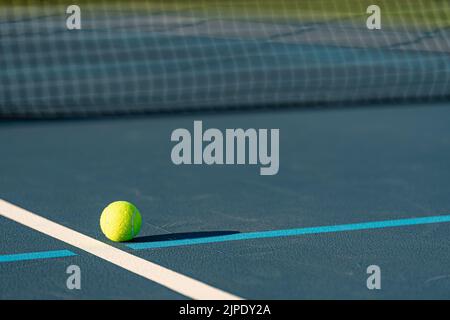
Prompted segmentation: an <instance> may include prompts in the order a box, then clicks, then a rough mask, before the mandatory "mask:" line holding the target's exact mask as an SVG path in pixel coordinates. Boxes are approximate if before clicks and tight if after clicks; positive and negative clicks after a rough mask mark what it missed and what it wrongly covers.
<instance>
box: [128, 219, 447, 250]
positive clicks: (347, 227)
mask: <svg viewBox="0 0 450 320" xmlns="http://www.w3.org/2000/svg"><path fill="white" fill-rule="evenodd" d="M442 222H450V215H444V216H432V217H422V218H408V219H398V220H384V221H375V222H365V223H354V224H341V225H334V226H322V227H311V228H297V229H285V230H273V231H262V232H249V233H236V234H231V235H225V236H217V237H206V238H195V239H182V240H168V241H155V242H141V243H129V244H127V246H128V247H129V248H132V249H135V250H141V249H157V248H167V247H177V246H188V245H195V244H205V243H215V242H226V241H237V240H251V239H264V238H279V237H292V236H300V235H306V234H319V233H331V232H343V231H357V230H369V229H381V228H393V227H403V226H413V225H422V224H430V223H442Z"/></svg>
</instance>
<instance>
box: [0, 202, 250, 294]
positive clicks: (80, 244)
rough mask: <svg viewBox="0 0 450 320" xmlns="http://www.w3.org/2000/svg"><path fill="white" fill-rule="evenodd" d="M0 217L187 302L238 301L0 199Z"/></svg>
mask: <svg viewBox="0 0 450 320" xmlns="http://www.w3.org/2000/svg"><path fill="white" fill-rule="evenodd" d="M0 216H4V217H5V218H8V219H10V220H13V221H15V222H17V223H20V224H22V225H24V226H27V227H29V228H31V229H34V230H36V231H39V232H41V233H43V234H46V235H48V236H50V237H53V238H55V239H58V240H60V241H63V242H65V243H67V244H70V245H72V246H74V247H76V248H78V249H81V250H84V251H86V252H89V253H90V254H93V255H95V256H96V257H98V258H100V259H103V260H106V261H108V262H110V263H112V264H115V265H117V266H119V267H121V268H123V269H125V270H128V271H130V272H133V273H135V274H137V275H140V276H142V277H144V278H146V279H148V280H151V281H153V282H156V283H159V284H160V285H162V286H165V287H166V288H169V289H171V290H172V291H174V292H177V293H179V294H182V295H184V296H186V297H188V298H192V299H198V300H205V299H208V300H240V299H242V298H240V297H238V296H235V295H232V294H230V293H228V292H225V291H223V290H220V289H218V288H215V287H212V286H210V285H208V284H206V283H203V282H201V281H199V280H196V279H193V278H191V277H188V276H185V275H183V274H181V273H178V272H175V271H173V270H170V269H168V268H165V267H163V266H160V265H158V264H156V263H153V262H150V261H147V260H145V259H142V258H140V257H137V256H134V255H132V254H130V253H128V252H125V251H122V250H120V249H118V248H116V247H113V246H110V245H108V244H106V243H104V242H101V241H99V240H96V239H94V238H91V237H88V236H86V235H84V234H82V233H79V232H77V231H75V230H72V229H69V228H67V227H65V226H63V225H60V224H58V223H56V222H53V221H51V220H48V219H46V218H44V217H41V216H39V215H37V214H35V213H33V212H30V211H28V210H25V209H23V208H20V207H18V206H16V205H13V204H12V203H9V202H7V201H5V200H2V199H0Z"/></svg>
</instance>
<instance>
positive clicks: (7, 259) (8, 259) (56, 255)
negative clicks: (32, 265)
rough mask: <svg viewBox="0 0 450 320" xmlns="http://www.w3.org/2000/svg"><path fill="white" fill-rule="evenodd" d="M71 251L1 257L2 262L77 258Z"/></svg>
mask: <svg viewBox="0 0 450 320" xmlns="http://www.w3.org/2000/svg"><path fill="white" fill-rule="evenodd" d="M76 255H77V254H76V253H73V252H72V251H69V250H53V251H41V252H28V253H18V254H5V255H0V262H14V261H24V260H38V259H51V258H65V257H72V256H76Z"/></svg>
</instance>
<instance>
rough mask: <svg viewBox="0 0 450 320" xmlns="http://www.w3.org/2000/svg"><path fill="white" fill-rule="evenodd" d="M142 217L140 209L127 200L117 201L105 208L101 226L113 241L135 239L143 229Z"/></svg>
mask: <svg viewBox="0 0 450 320" xmlns="http://www.w3.org/2000/svg"><path fill="white" fill-rule="evenodd" d="M141 224H142V217H141V214H140V212H139V210H138V209H137V208H136V207H135V206H134V205H133V204H131V203H129V202H127V201H116V202H113V203H111V204H109V205H108V206H107V207H106V208H105V209H103V212H102V215H101V217H100V228H101V229H102V232H103V233H104V234H105V236H106V237H107V238H108V239H109V240H112V241H116V242H121V241H129V240H131V239H133V238H134V237H135V236H136V235H137V234H138V233H139V231H140V230H141Z"/></svg>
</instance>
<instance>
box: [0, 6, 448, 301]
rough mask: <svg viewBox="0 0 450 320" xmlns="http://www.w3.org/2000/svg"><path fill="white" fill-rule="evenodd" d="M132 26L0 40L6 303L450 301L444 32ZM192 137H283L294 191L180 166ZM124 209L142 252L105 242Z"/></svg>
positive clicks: (44, 31) (231, 170)
mask: <svg viewBox="0 0 450 320" xmlns="http://www.w3.org/2000/svg"><path fill="white" fill-rule="evenodd" d="M121 18H122V19H111V18H108V17H97V16H95V15H92V14H91V15H89V14H88V15H86V20H84V23H85V24H84V26H85V29H84V30H83V31H80V32H75V33H70V34H68V33H65V32H62V31H61V30H60V24H59V22H60V15H54V14H49V15H48V16H39V17H37V18H33V19H22V20H21V19H18V20H14V19H13V20H7V19H6V20H5V21H3V20H2V23H1V24H0V26H1V31H0V32H1V33H0V36H1V44H2V46H1V47H0V48H1V49H2V50H4V52H5V53H7V54H6V55H5V56H4V59H1V58H0V67H1V68H0V69H1V71H0V82H1V84H2V85H1V86H0V117H2V118H3V119H1V120H0V148H1V149H0V298H1V299H13V298H19V299H98V298H100V299H103V298H104V299H118V298H124V299H185V298H198V297H204V295H202V294H201V293H199V292H200V291H201V290H200V289H205V288H206V290H207V291H206V292H211V293H212V295H211V298H217V297H223V296H221V294H222V293H223V294H225V295H228V296H227V297H237V298H244V299H399V298H402V299H414V298H416V299H417V298H418V299H429V298H435V299H441V298H442V299H449V298H450V267H449V266H450V170H449V164H450V126H449V119H450V108H449V96H450V91H449V87H450V55H449V52H450V46H449V44H450V42H449V32H448V30H449V29H448V28H445V27H442V26H441V28H437V27H436V29H433V30H434V31H433V32H430V30H427V31H424V30H423V29H421V28H420V27H417V28H415V29H411V30H401V28H400V29H392V28H391V29H389V28H387V29H386V30H384V31H383V32H382V33H371V34H370V36H369V35H368V34H367V32H366V30H365V29H364V30H363V29H361V28H360V27H355V24H353V23H350V22H349V21H346V20H345V19H344V21H327V22H326V23H324V22H320V23H312V22H305V21H300V22H299V21H297V22H295V23H291V22H289V23H286V22H284V23H276V24H274V23H273V21H272V22H271V23H270V24H268V23H266V22H261V21H254V20H252V19H247V20H245V21H241V20H239V21H238V20H235V21H230V19H228V18H226V17H219V18H217V17H215V18H214V19H205V18H204V17H202V18H198V17H197V16H195V15H185V14H182V15H175V17H174V15H173V13H166V12H160V13H156V14H154V15H152V17H151V18H152V19H150V20H149V19H148V15H145V14H141V13H140V12H139V13H136V12H134V14H132V15H130V16H127V15H125V14H123V15H121ZM289 21H290V20H289ZM110 27H116V28H117V29H115V30H116V31H117V32H116V33H115V32H111V31H110V29H109V28H110ZM433 27H435V26H433ZM71 46H73V47H71ZM47 48H50V49H47ZM68 48H70V50H69V49H68ZM72 49H73V50H72ZM47 50H49V51H47ZM16 53H17V54H16ZM19 53H20V54H19ZM62 75H64V76H62ZM149 88H151V90H150V89H149ZM408 101H409V102H408ZM421 101H422V102H421ZM333 102H336V103H335V104H334V103H333ZM317 106H321V108H317ZM206 110H207V111H206ZM102 115H106V117H101V116H102ZM80 116H81V117H80ZM91 116H92V117H91ZM18 118H21V120H20V119H18ZM28 118H38V120H36V119H34V120H30V119H28ZM50 118H56V119H53V120H50ZM195 120H202V121H203V127H204V129H207V128H218V129H221V130H225V129H228V128H243V129H247V128H257V129H259V128H266V129H272V128H278V129H279V130H280V170H279V173H278V174H277V175H274V176H260V175H259V166H255V165H253V166H251V165H247V166H230V165H224V166H206V165H203V166H195V165H191V166H188V165H184V166H176V165H174V164H173V163H172V161H171V158H170V154H171V150H172V147H173V145H174V143H172V142H171V141H170V136H171V133H172V131H173V130H175V129H177V128H187V129H189V130H190V131H191V132H192V130H193V129H192V128H193V122H194V121H195ZM115 200H128V201H130V202H132V203H134V204H135V205H136V206H137V207H138V208H139V209H140V211H141V213H142V216H143V225H142V229H141V233H140V235H139V237H137V238H136V239H135V240H133V241H132V242H129V243H112V242H110V241H108V240H107V239H106V238H105V237H104V236H103V235H102V233H101V231H100V227H99V218H100V213H101V211H102V209H103V208H104V207H105V206H106V205H107V204H108V203H110V202H112V201H115ZM10 204H14V205H15V206H18V207H20V208H22V209H25V210H26V211H22V210H20V209H17V210H16V209H13V208H15V207H12V206H10ZM30 213H34V214H37V215H39V216H40V217H43V218H46V219H47V220H42V219H40V218H39V219H38V220H36V219H35V216H33V215H31V214H30ZM29 214H30V215H29ZM28 215H29V217H30V219H23V217H24V216H25V217H28ZM6 217H9V218H6ZM21 217H22V218H21ZM21 219H22V220H21ZM12 220H21V221H22V222H21V223H18V222H15V221H12ZM54 223H57V224H58V226H57V225H55V224H54ZM27 225H29V226H27ZM30 226H31V227H30ZM49 226H50V227H49ZM60 226H64V227H67V228H69V229H70V230H68V229H64V228H61V229H60ZM38 230H41V231H43V230H47V234H44V233H42V232H39V231H38ZM57 230H62V231H61V232H59V231H57ZM74 231H76V232H79V233H80V234H81V235H80V234H78V233H77V234H75V233H73V232H74ZM49 234H50V236H49ZM72 236H73V237H72ZM86 237H89V238H86ZM77 239H80V241H79V242H78V240H77ZM66 240H68V241H66ZM96 241H100V242H102V243H99V242H96ZM69 243H70V244H69ZM105 244H106V245H105ZM100 256H101V257H103V258H101V257H100ZM111 260H113V261H115V262H116V263H111ZM134 262H136V263H134ZM154 264H156V265H158V266H162V267H164V268H166V269H157V266H155V265H154ZM71 265H76V266H79V267H80V270H81V276H82V278H81V290H69V289H68V288H67V286H66V280H67V278H68V277H69V275H68V274H67V273H66V269H67V268H68V267H69V266H71ZM371 265H377V266H379V267H380V269H381V290H369V289H368V288H367V285H366V280H367V278H368V277H369V275H368V274H367V268H368V267H369V266H371ZM130 269H132V270H130ZM155 270H156V271H155ZM173 271H174V272H173ZM160 272H161V273H160ZM171 272H173V273H171ZM162 274H164V277H163V276H162ZM166 276H167V277H166ZM178 279H180V280H181V281H178ZM154 280H156V281H154ZM185 281H187V282H185ZM190 281H193V282H190ZM195 281H198V282H195ZM191 284H193V286H191ZM197 284H198V285H199V287H196V285H197ZM208 290H211V291H208ZM202 292H203V293H204V292H205V291H202ZM230 295H232V296H230ZM208 297H209V296H208Z"/></svg>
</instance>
